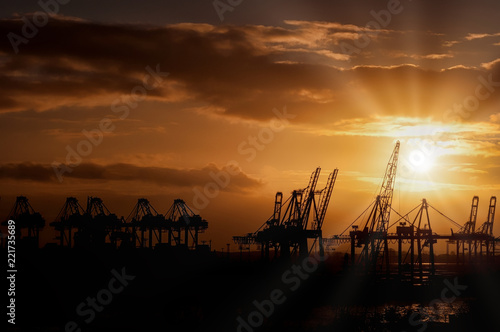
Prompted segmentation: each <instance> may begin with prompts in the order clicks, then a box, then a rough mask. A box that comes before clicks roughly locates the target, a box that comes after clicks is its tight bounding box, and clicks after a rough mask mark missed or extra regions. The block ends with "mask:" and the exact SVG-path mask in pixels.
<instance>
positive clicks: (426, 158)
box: [408, 150, 434, 173]
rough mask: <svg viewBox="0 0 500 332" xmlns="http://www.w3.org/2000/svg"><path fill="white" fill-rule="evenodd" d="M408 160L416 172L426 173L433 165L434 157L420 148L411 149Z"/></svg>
mask: <svg viewBox="0 0 500 332" xmlns="http://www.w3.org/2000/svg"><path fill="white" fill-rule="evenodd" d="M408 159H409V162H410V164H411V166H412V167H413V170H414V171H415V172H417V173H427V172H428V171H430V170H431V169H432V167H433V166H434V158H432V156H431V155H428V154H425V153H423V152H422V151H421V150H413V151H412V152H410V155H409V158H408Z"/></svg>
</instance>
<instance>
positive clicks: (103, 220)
mask: <svg viewBox="0 0 500 332" xmlns="http://www.w3.org/2000/svg"><path fill="white" fill-rule="evenodd" d="M84 216H85V217H84V218H83V223H81V224H80V225H79V227H78V230H77V232H76V233H75V235H74V240H75V247H83V248H102V247H104V246H107V244H106V243H110V244H111V245H112V246H116V241H115V238H114V237H113V236H112V234H113V233H116V232H120V231H121V229H122V227H123V226H124V221H123V220H122V219H119V218H118V217H117V216H116V214H113V213H111V212H110V211H109V210H108V208H107V207H106V205H104V203H103V201H102V199H101V198H99V197H92V196H89V197H87V207H86V209H85V215H84ZM106 238H108V239H109V241H108V242H106Z"/></svg>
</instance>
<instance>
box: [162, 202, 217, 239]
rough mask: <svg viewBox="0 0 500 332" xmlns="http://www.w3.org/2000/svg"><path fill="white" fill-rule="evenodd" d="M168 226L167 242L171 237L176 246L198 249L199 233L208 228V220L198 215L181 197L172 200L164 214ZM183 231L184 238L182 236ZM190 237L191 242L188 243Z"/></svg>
mask: <svg viewBox="0 0 500 332" xmlns="http://www.w3.org/2000/svg"><path fill="white" fill-rule="evenodd" d="M165 217H166V222H167V227H168V244H169V245H171V244H172V239H173V240H174V242H175V245H176V246H178V247H185V248H186V249H198V237H199V233H202V232H204V231H205V230H206V229H207V228H208V222H207V221H206V220H205V219H202V218H201V216H200V215H198V214H195V213H194V212H193V211H192V210H191V209H190V208H189V206H188V205H187V204H186V202H184V201H183V200H182V199H176V200H174V203H173V204H172V206H171V207H170V209H169V210H168V211H167V213H166V214H165ZM182 232H184V239H183V237H182ZM190 239H191V244H189V242H190Z"/></svg>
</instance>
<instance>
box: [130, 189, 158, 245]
mask: <svg viewBox="0 0 500 332" xmlns="http://www.w3.org/2000/svg"><path fill="white" fill-rule="evenodd" d="M125 222H126V224H127V228H128V226H130V229H131V231H130V233H131V237H132V238H131V241H132V246H133V247H136V246H137V242H139V245H138V246H139V247H140V248H144V247H146V238H145V233H146V232H148V233H149V234H148V239H147V242H148V246H147V247H148V248H153V241H154V238H155V237H156V242H157V243H161V242H162V236H161V235H162V230H163V228H164V227H165V226H166V221H165V217H164V216H163V215H162V214H159V213H158V212H157V211H156V209H155V208H154V207H153V206H152V205H151V203H150V202H149V201H148V200H147V199H146V198H139V199H138V200H137V204H136V205H135V206H134V208H133V209H132V212H130V214H129V216H128V217H127V218H126V219H125ZM138 231H139V233H140V236H139V235H138V234H137V232H138Z"/></svg>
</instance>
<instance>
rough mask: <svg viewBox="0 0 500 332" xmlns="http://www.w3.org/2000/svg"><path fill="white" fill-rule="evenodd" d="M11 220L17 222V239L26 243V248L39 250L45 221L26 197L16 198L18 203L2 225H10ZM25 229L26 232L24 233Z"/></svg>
mask: <svg viewBox="0 0 500 332" xmlns="http://www.w3.org/2000/svg"><path fill="white" fill-rule="evenodd" d="M10 219H12V220H14V221H15V222H16V229H17V231H16V238H17V239H18V240H22V241H23V242H24V243H25V244H24V247H34V248H38V244H39V241H40V230H41V229H42V228H43V227H44V226H45V219H43V217H42V215H41V214H40V213H38V212H36V211H35V210H34V209H33V207H32V206H31V204H30V203H29V201H28V199H27V198H26V197H25V196H18V197H16V203H15V204H14V207H13V208H12V210H11V211H10V212H9V217H8V218H7V220H6V221H4V222H3V223H2V225H4V226H6V225H8V221H9V220H10ZM24 229H26V232H24V231H23V230H24ZM23 233H26V234H23Z"/></svg>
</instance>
